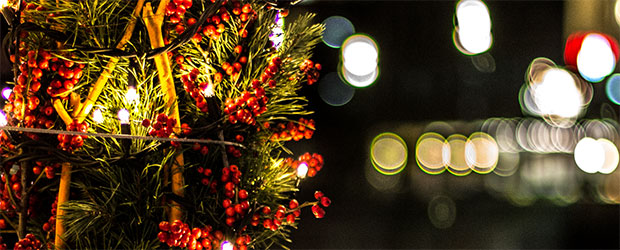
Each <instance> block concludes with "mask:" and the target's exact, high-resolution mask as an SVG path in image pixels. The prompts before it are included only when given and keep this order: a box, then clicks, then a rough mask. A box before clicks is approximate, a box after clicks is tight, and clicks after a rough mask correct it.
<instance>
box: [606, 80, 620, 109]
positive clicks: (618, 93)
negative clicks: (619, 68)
mask: <svg viewBox="0 0 620 250" xmlns="http://www.w3.org/2000/svg"><path fill="white" fill-rule="evenodd" d="M605 93H606V94H607V98H609V100H610V101H611V102H613V103H615V104H617V105H620V74H613V75H612V76H611V77H609V79H608V80H607V85H606V86H605Z"/></svg>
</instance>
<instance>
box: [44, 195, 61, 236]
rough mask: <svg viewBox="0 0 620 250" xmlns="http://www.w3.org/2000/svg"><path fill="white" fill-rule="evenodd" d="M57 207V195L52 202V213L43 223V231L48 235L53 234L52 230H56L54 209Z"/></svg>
mask: <svg viewBox="0 0 620 250" xmlns="http://www.w3.org/2000/svg"><path fill="white" fill-rule="evenodd" d="M57 209H58V196H56V199H55V200H54V203H53V204H52V215H51V216H50V218H49V219H48V220H47V222H45V223H43V231H45V232H47V235H48V237H51V236H52V235H54V231H55V230H56V210H57Z"/></svg>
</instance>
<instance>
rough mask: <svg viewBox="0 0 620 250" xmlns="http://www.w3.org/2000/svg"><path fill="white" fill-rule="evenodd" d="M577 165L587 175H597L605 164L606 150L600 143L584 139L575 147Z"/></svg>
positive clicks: (587, 138)
mask: <svg viewBox="0 0 620 250" xmlns="http://www.w3.org/2000/svg"><path fill="white" fill-rule="evenodd" d="M575 163H577V167H579V168H580V169H581V170H583V171H584V172H586V173H590V174H593V173H596V172H597V171H599V170H601V168H602V167H603V164H605V148H604V147H603V145H602V144H601V143H599V142H598V141H596V140H594V139H592V138H590V137H584V138H583V139H581V141H579V142H578V143H577V146H576V147H575Z"/></svg>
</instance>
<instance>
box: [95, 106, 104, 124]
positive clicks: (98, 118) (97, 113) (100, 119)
mask: <svg viewBox="0 0 620 250" xmlns="http://www.w3.org/2000/svg"><path fill="white" fill-rule="evenodd" d="M93 121H95V122H96V123H102V122H103V114H102V113H101V110H100V109H94V110H93Z"/></svg>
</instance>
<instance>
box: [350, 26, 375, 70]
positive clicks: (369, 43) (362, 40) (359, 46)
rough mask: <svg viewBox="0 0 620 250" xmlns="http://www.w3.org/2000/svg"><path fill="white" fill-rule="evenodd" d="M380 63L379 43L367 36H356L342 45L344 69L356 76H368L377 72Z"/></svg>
mask: <svg viewBox="0 0 620 250" xmlns="http://www.w3.org/2000/svg"><path fill="white" fill-rule="evenodd" d="M378 61H379V48H378V47H377V43H375V41H374V40H373V39H372V38H370V37H369V36H367V35H363V34H356V35H352V36H350V37H349V38H347V39H346V40H345V41H344V43H343V44H342V64H343V66H344V69H345V70H346V71H347V72H349V73H350V74H352V75H355V76H367V75H370V74H372V73H373V71H376V69H377V64H378Z"/></svg>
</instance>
